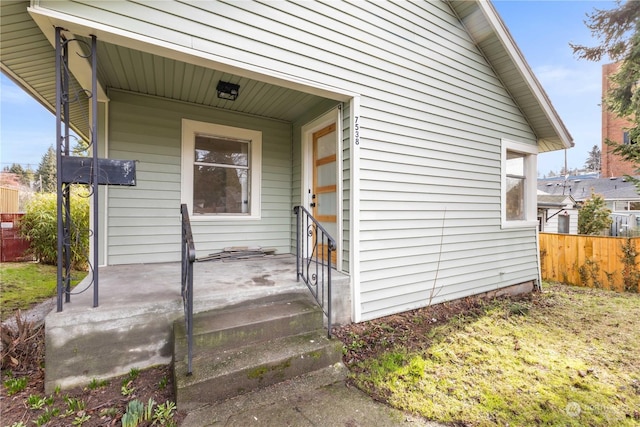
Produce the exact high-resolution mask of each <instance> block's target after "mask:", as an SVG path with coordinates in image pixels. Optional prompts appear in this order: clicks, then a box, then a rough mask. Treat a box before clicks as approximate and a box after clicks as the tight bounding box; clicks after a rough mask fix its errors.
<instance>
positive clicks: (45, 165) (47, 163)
mask: <svg viewBox="0 0 640 427" xmlns="http://www.w3.org/2000/svg"><path fill="white" fill-rule="evenodd" d="M36 179H40V180H41V182H42V188H41V191H43V192H45V193H53V192H55V191H56V185H57V184H56V152H55V150H54V149H53V145H50V146H49V149H48V150H47V152H46V153H44V155H43V156H42V160H40V164H39V165H38V169H37V170H36Z"/></svg>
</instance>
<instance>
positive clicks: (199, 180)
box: [181, 119, 262, 220]
mask: <svg viewBox="0 0 640 427" xmlns="http://www.w3.org/2000/svg"><path fill="white" fill-rule="evenodd" d="M261 145H262V134H261V132H259V131H253V130H249V129H242V128H235V127H230V126H222V125H217V124H212V123H204V122H196V121H193V120H186V119H185V120H183V121H182V197H181V199H182V202H183V203H186V204H187V205H188V206H189V210H190V211H191V212H192V217H193V218H194V219H196V220H197V219H198V218H208V219H219V218H223V219H230V217H231V218H238V219H242V218H259V216H260V173H261V167H260V164H261Z"/></svg>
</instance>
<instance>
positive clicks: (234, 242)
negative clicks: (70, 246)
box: [107, 91, 291, 264]
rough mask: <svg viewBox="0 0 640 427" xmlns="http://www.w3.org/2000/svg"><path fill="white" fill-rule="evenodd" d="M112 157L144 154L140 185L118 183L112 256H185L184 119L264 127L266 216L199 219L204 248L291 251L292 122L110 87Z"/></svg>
mask: <svg viewBox="0 0 640 427" xmlns="http://www.w3.org/2000/svg"><path fill="white" fill-rule="evenodd" d="M110 98H111V102H110V116H109V118H110V140H109V157H111V158H120V159H133V160H136V175H137V176H136V178H137V179H136V186H135V187H111V188H110V190H109V205H108V213H109V217H108V250H107V253H108V256H109V263H110V264H118V263H139V262H165V261H177V260H179V257H180V241H179V240H180V215H179V213H180V210H179V208H180V194H181V181H180V180H181V166H180V165H181V163H180V162H181V144H182V141H181V126H182V122H181V120H182V119H183V118H187V119H191V120H200V121H206V122H211V123H222V124H225V125H228V126H236V127H245V128H250V129H258V130H261V131H262V132H263V147H262V189H261V190H262V206H261V213H262V219H261V220H251V221H245V220H243V221H233V220H229V221H193V222H192V228H193V233H194V240H195V244H196V250H197V253H198V256H200V255H202V254H208V253H211V252H217V251H219V250H222V249H223V248H224V247H228V246H242V245H252V246H253V245H258V246H263V247H274V248H276V250H277V252H278V253H289V252H290V245H289V240H290V238H291V236H290V228H291V213H290V206H291V172H290V167H291V139H290V135H291V126H290V125H289V124H286V123H282V122H277V121H272V120H265V119H261V118H254V117H248V116H246V115H234V114H229V113H226V112H223V111H221V110H215V109H211V108H205V107H199V106H195V105H189V104H185V103H178V102H173V101H170V100H167V99H162V98H154V97H148V96H141V95H135V94H131V93H126V92H119V91H112V92H111V93H110Z"/></svg>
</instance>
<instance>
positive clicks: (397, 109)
mask: <svg viewBox="0 0 640 427" xmlns="http://www.w3.org/2000/svg"><path fill="white" fill-rule="evenodd" d="M41 4H43V5H45V6H46V7H49V6H50V7H52V8H57V9H58V10H61V11H63V12H66V13H70V14H77V15H79V16H82V17H86V18H89V19H94V20H96V21H99V22H103V23H108V24H109V25H111V26H114V27H118V28H122V29H126V30H128V31H132V32H134V33H138V34H140V35H145V36H146V37H150V38H155V39H157V40H159V41H162V42H166V43H171V44H174V45H178V46H181V47H184V48H185V49H188V50H189V51H190V52H192V53H193V52H195V53H193V54H196V53H197V52H198V51H201V52H203V53H204V54H205V55H215V57H216V58H219V60H220V61H224V60H225V59H224V58H232V60H229V61H230V63H233V64H234V66H238V64H248V65H250V66H251V67H254V69H260V70H265V71H264V72H265V73H267V72H268V73H275V74H277V75H279V76H281V77H280V78H283V79H286V78H287V77H290V78H291V80H292V81H295V82H302V83H301V84H304V82H309V84H311V83H314V84H319V83H322V84H323V85H326V86H328V87H333V88H338V89H341V90H348V91H351V92H354V93H358V94H360V109H359V112H358V114H359V121H360V134H361V143H360V145H359V146H358V147H356V148H355V149H357V150H359V152H358V156H359V162H360V170H358V171H356V173H355V175H356V177H357V179H358V180H359V182H358V186H359V189H360V205H361V211H360V212H357V213H355V215H356V217H357V218H358V220H359V224H358V229H359V230H360V234H359V236H360V241H358V242H355V248H356V249H357V250H359V251H360V253H361V260H360V264H359V265H358V266H355V268H358V267H359V272H360V283H359V289H360V295H359V296H358V298H356V300H357V301H360V304H359V306H358V307H356V308H355V310H356V318H358V319H360V320H366V319H370V318H374V317H379V316H383V315H386V314H391V313H395V312H400V311H404V310H407V309H411V308H415V307H420V306H424V305H427V304H430V303H437V302H441V301H445V300H449V299H454V298H459V297H463V296H467V295H471V294H476V293H482V292H485V291H488V290H493V289H497V288H500V287H504V286H508V285H512V284H516V283H521V282H524V281H529V280H533V279H536V278H537V277H538V272H537V254H536V234H535V229H534V228H528V229H514V230H503V229H502V228H501V222H500V212H501V207H500V200H501V199H500V144H501V139H502V138H508V139H510V140H514V141H518V142H522V143H529V144H532V145H535V144H536V136H535V135H534V134H533V132H532V130H531V128H530V126H529V125H528V123H527V121H526V120H525V118H524V117H523V115H522V113H521V111H520V110H519V109H518V107H517V105H516V104H515V103H514V101H513V99H512V98H511V96H510V94H509V93H508V92H507V91H506V90H505V88H504V87H503V85H502V84H501V82H500V80H499V79H498V78H497V76H496V75H495V73H494V71H493V69H492V67H491V66H490V64H488V62H487V61H486V59H485V57H484V56H483V55H482V54H481V52H480V51H479V50H478V49H477V47H476V46H475V44H474V43H473V41H472V40H471V38H470V37H469V35H468V34H467V32H466V30H465V28H464V27H463V25H462V24H461V23H460V22H459V20H458V18H457V16H456V15H455V14H454V13H453V12H452V10H451V8H450V6H449V4H448V3H446V2H435V1H424V2H404V1H403V2H367V3H364V2H349V3H346V2H345V3H335V2H311V1H308V2H293V3H292V2H265V3H260V2H233V3H219V2H206V3H205V2H200V3H193V4H184V3H177V2H162V3H160V2H158V3H148V4H137V3H136V4H129V5H130V7H129V8H123V7H122V6H121V5H120V4H119V3H109V2H103V3H100V5H101V6H100V8H96V7H93V6H91V5H89V4H88V2H87V4H83V3H79V2H76V3H73V4H72V3H68V2H60V3H57V2H56V3H52V4H50V5H49V3H48V2H46V1H44V0H43V1H42V2H41ZM160 9H162V10H160ZM407 17H411V18H410V19H407ZM152 22H153V23H158V24H152ZM186 31H188V33H187V32H186ZM345 116H347V117H348V115H345ZM153 117H155V116H153ZM346 132H347V129H346V126H345V134H347V133H346ZM129 142H134V141H133V140H129ZM167 148H168V149H169V148H170V147H167ZM343 154H344V158H343V164H344V166H348V162H349V159H350V158H351V156H350V154H352V153H350V152H349V151H346V152H345V153H343ZM161 156H163V155H161ZM164 156H165V157H166V159H167V160H169V159H173V160H172V161H175V158H173V157H171V154H165V155H164ZM165 157H162V158H163V159H164V158H165ZM294 158H295V156H294ZM172 164H173V165H174V166H175V163H172ZM141 166H142V165H141ZM294 171H295V164H294ZM143 172H147V171H146V170H145V169H144V168H141V173H143ZM347 172H348V171H347ZM148 173H149V177H151V176H152V175H151V174H152V173H153V172H152V171H149V172H148ZM168 174H169V175H171V172H169V173H168ZM294 174H295V172H294ZM141 176H145V175H144V174H143V175H141ZM344 176H345V181H344V183H345V184H346V183H349V181H348V177H349V173H345V174H344ZM145 177H146V176H145ZM171 177H172V178H173V180H174V181H170V182H168V183H167V184H168V187H173V185H172V184H175V178H176V177H175V172H174V173H173V175H171ZM167 178H169V177H167ZM152 183H153V181H151V180H150V181H149V183H148V184H146V185H148V186H149V188H148V191H150V192H153V191H159V192H162V194H163V196H166V197H169V196H171V197H170V198H172V200H175V191H176V190H175V189H173V188H166V187H163V188H159V189H156V187H155V186H153V185H152ZM349 184H351V185H356V183H353V182H351V183H349ZM268 188H269V190H266V191H267V194H270V193H269V191H270V190H274V191H275V188H274V187H268ZM287 188H288V187H287ZM348 188H349V187H347V186H345V189H348ZM345 191H348V190H345ZM295 194H296V193H295V191H293V192H292V191H289V192H288V197H292V196H293V197H295ZM298 194H299V193H298ZM343 198H344V200H349V195H348V194H344V195H343ZM348 206H349V204H348V203H345V204H344V208H345V213H346V209H348ZM166 215H169V211H167V212H166ZM343 218H344V219H345V220H346V219H348V218H349V215H346V214H345V215H344V216H343ZM157 221H159V224H158V225H157V226H156V227H155V228H162V227H164V226H165V224H166V223H168V222H170V221H168V219H167V218H166V217H159V218H157ZM114 226H115V224H114ZM345 230H348V228H346V229H345ZM242 231H243V232H247V234H248V235H249V236H255V234H254V233H251V232H248V231H247V230H242ZM203 232H204V230H198V231H197V233H198V236H200V237H201V238H203V235H202V234H201V233H203ZM261 232H262V233H268V232H269V231H267V230H261ZM171 234H175V232H172V233H171ZM345 234H346V233H345ZM167 245H168V243H167ZM176 245H177V243H176ZM152 246H153V245H150V247H152ZM209 246H210V247H213V246H214V245H209ZM343 247H344V249H346V248H348V245H343ZM122 261H123V262H125V261H126V260H124V259H123V260H122ZM129 262H130V261H129Z"/></svg>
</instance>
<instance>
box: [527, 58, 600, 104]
mask: <svg viewBox="0 0 640 427" xmlns="http://www.w3.org/2000/svg"><path fill="white" fill-rule="evenodd" d="M601 70H602V67H601V65H600V64H593V63H590V64H587V63H585V64H579V65H577V66H575V67H567V66H565V65H541V66H538V67H535V68H534V69H533V72H534V74H535V75H536V77H537V78H538V80H540V83H541V84H542V86H543V87H544V88H545V90H546V91H547V93H548V94H549V96H551V97H552V98H554V96H553V95H557V96H567V95H570V96H578V95H585V94H590V95H591V94H592V95H595V96H597V99H598V100H599V99H600V94H601V92H602V71H601Z"/></svg>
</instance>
